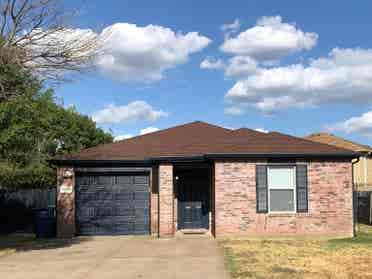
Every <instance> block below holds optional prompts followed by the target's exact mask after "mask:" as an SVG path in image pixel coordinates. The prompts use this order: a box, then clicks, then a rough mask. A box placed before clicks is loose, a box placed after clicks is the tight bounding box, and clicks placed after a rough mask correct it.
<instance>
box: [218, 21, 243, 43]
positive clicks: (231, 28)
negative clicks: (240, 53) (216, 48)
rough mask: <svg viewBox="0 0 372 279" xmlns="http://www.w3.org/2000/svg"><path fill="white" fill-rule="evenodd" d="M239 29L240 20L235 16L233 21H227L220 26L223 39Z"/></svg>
mask: <svg viewBox="0 0 372 279" xmlns="http://www.w3.org/2000/svg"><path fill="white" fill-rule="evenodd" d="M239 29H240V20H239V19H238V18H236V19H235V20H234V22H233V23H227V24H223V25H222V26H221V31H222V32H223V33H224V35H225V40H226V39H228V38H230V36H231V35H232V34H234V33H236V32H238V31H239Z"/></svg>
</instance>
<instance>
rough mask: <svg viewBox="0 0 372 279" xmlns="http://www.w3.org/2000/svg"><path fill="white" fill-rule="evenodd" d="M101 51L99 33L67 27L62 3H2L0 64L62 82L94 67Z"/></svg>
mask: <svg viewBox="0 0 372 279" xmlns="http://www.w3.org/2000/svg"><path fill="white" fill-rule="evenodd" d="M99 49H100V47H99V40H98V35H97V34H96V33H95V32H93V31H92V30H90V29H74V28H71V27H69V26H68V25H67V24H66V13H65V12H64V10H63V8H62V6H61V0H0V63H4V64H8V63H10V64H16V65H18V66H19V67H21V68H22V69H25V70H27V71H30V72H31V73H32V74H35V75H36V76H37V77H38V78H40V79H42V80H45V79H48V80H54V81H60V80H63V79H64V78H65V76H66V75H65V74H66V72H81V71H83V70H86V69H88V68H90V67H92V66H93V63H92V61H93V59H94V57H95V56H96V55H97V52H98V50H99Z"/></svg>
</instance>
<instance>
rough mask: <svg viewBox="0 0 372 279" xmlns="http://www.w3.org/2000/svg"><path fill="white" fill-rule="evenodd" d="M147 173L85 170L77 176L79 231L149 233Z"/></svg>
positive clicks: (102, 233) (111, 233)
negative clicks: (96, 172) (89, 171)
mask: <svg viewBox="0 0 372 279" xmlns="http://www.w3.org/2000/svg"><path fill="white" fill-rule="evenodd" d="M149 216H150V192H149V176H148V175H147V174H135V175H124V174H115V175H114V174H106V175H103V174H84V175H77V177H76V219H77V220H76V223H77V230H78V234H82V235H113V234H149V232H150V217H149Z"/></svg>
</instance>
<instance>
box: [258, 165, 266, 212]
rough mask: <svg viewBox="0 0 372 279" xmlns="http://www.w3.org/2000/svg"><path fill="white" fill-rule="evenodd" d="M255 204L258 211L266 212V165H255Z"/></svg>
mask: <svg viewBox="0 0 372 279" xmlns="http://www.w3.org/2000/svg"><path fill="white" fill-rule="evenodd" d="M256 200H257V201H256V204H257V212H258V213H267V211H268V194H267V166H265V165H257V166H256Z"/></svg>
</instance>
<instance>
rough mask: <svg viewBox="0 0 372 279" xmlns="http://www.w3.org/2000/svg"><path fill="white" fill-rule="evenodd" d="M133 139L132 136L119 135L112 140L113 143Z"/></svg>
mask: <svg viewBox="0 0 372 279" xmlns="http://www.w3.org/2000/svg"><path fill="white" fill-rule="evenodd" d="M133 137H134V136H133V135H132V134H124V135H119V136H116V137H115V138H114V141H120V140H124V139H129V138H133Z"/></svg>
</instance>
